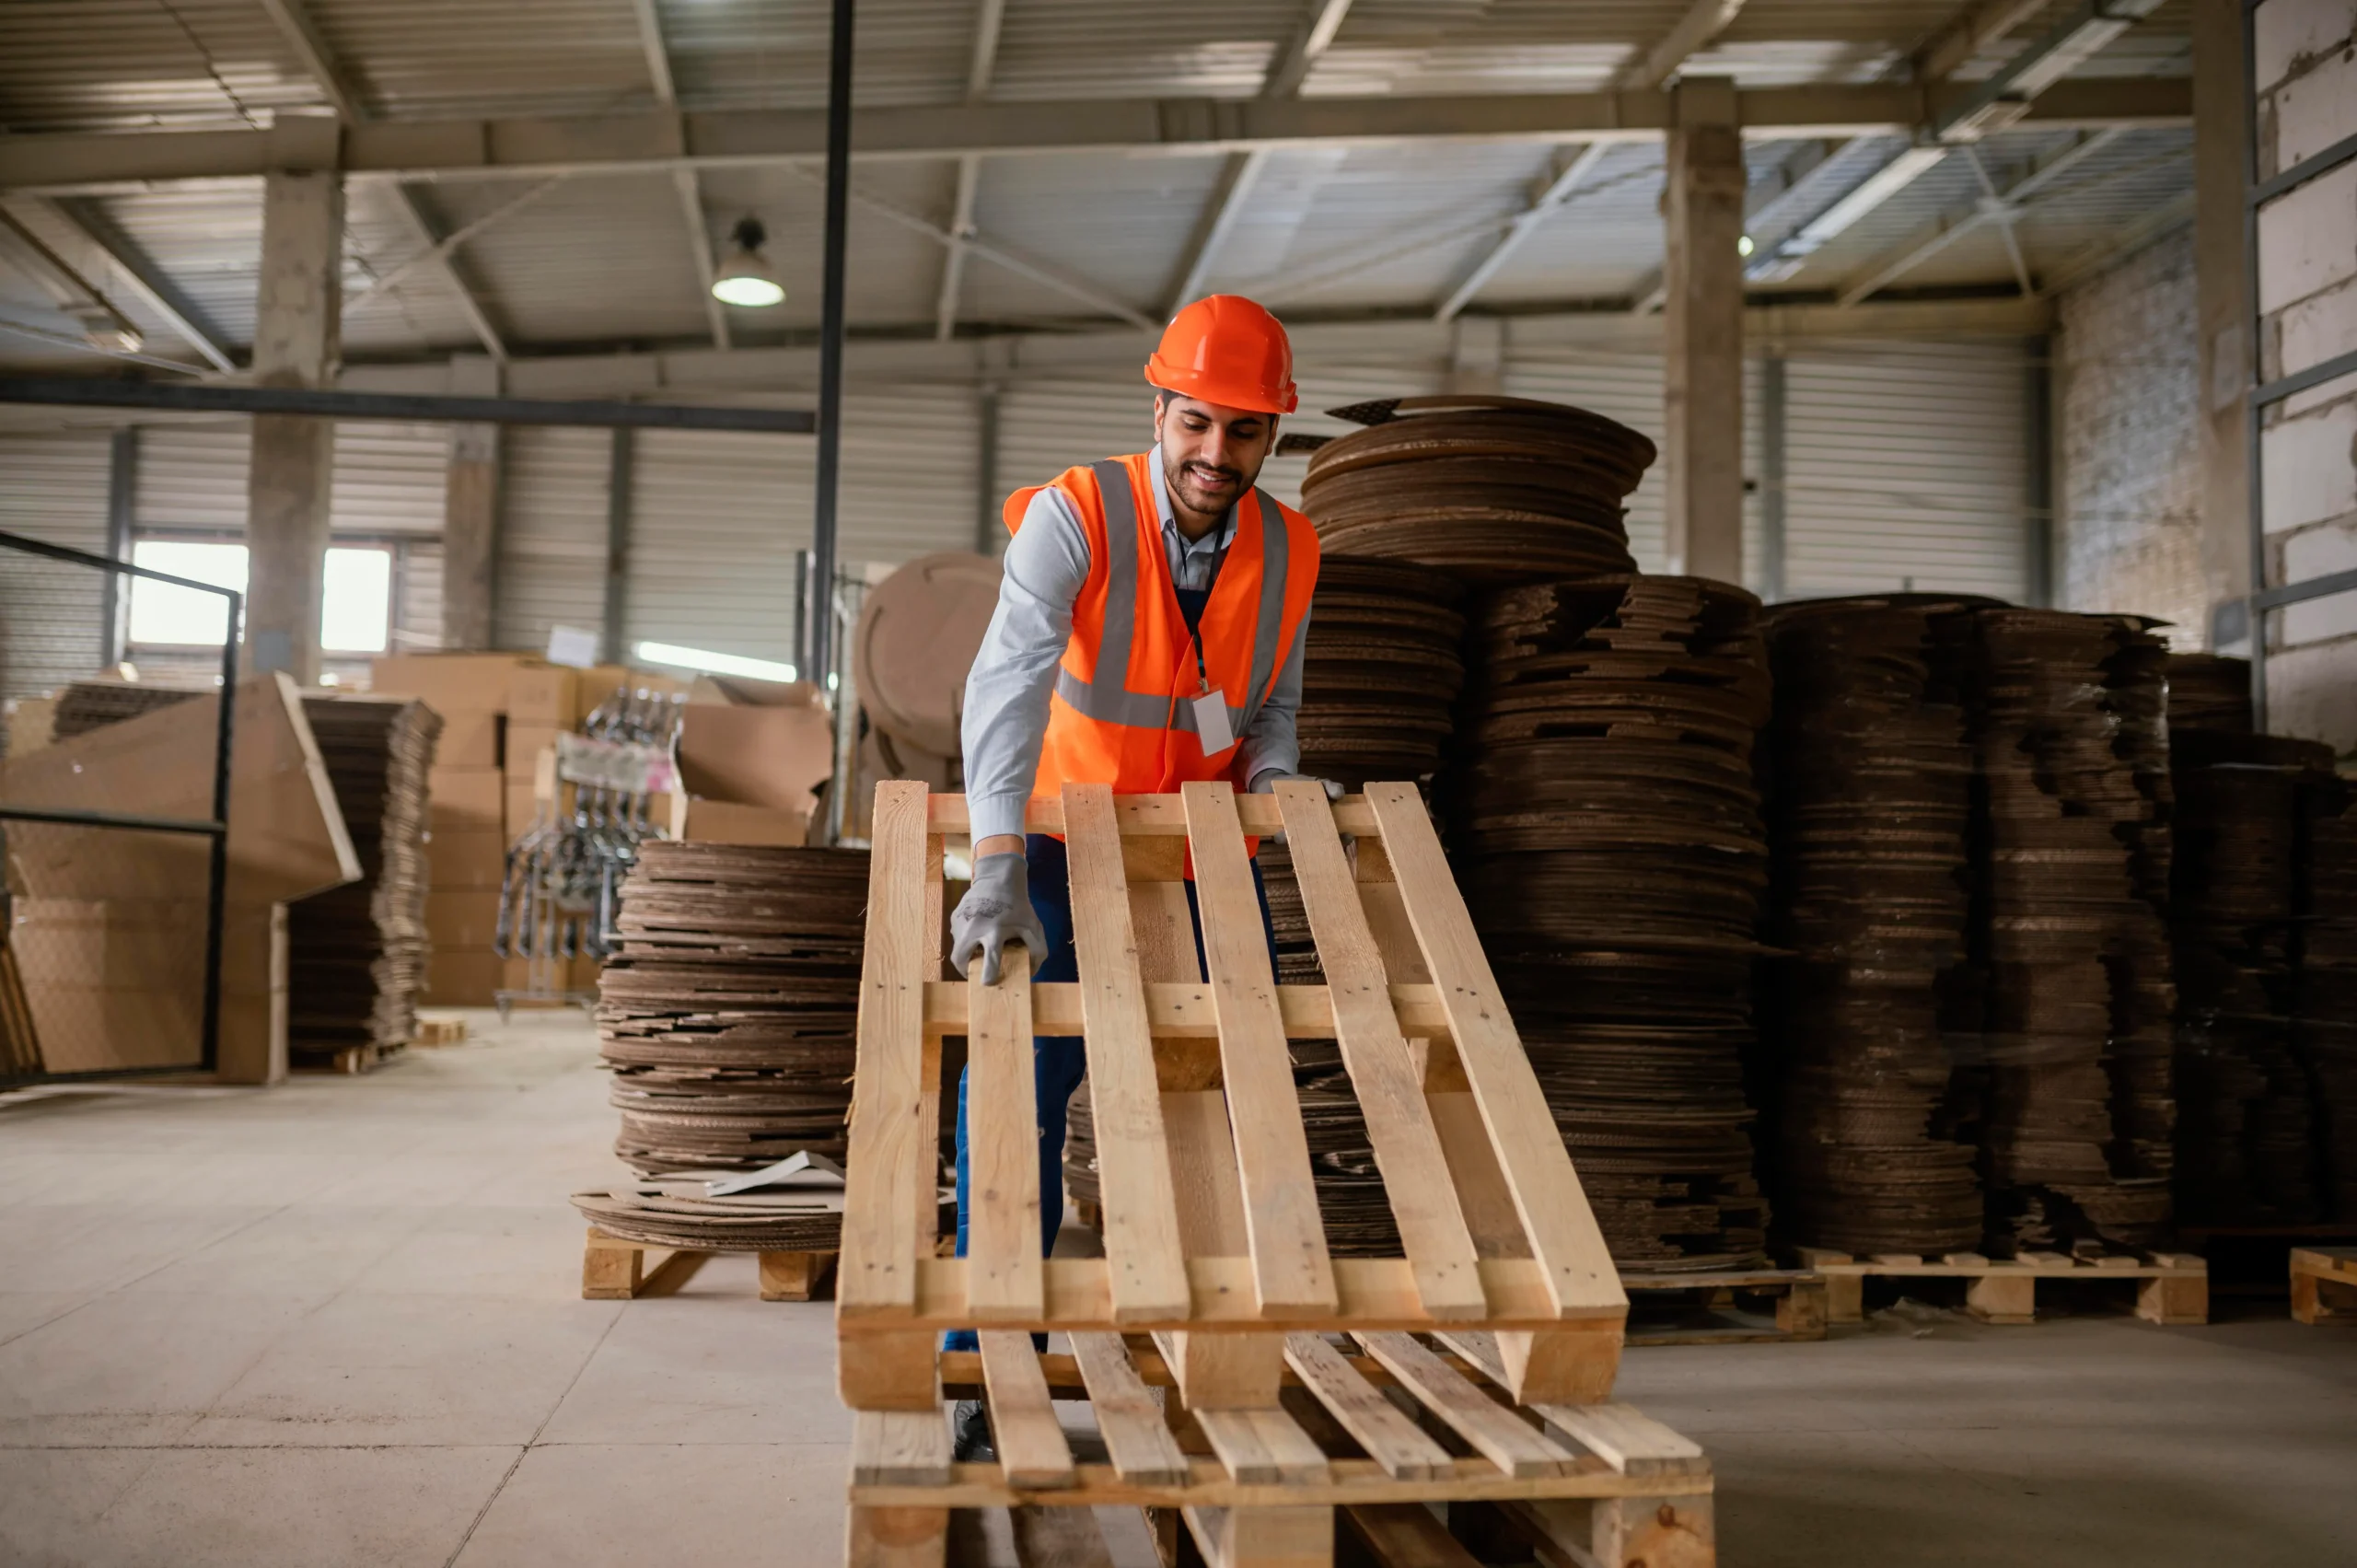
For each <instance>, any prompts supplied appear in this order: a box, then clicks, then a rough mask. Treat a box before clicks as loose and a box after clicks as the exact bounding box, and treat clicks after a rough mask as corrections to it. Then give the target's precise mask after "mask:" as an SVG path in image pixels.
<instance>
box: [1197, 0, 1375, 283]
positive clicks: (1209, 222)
mask: <svg viewBox="0 0 2357 1568" xmlns="http://www.w3.org/2000/svg"><path fill="white" fill-rule="evenodd" d="M1350 13H1351V0H1311V5H1310V9H1309V14H1308V15H1307V16H1306V17H1303V18H1302V21H1301V26H1300V27H1299V28H1298V29H1295V33H1294V36H1293V40H1292V41H1291V42H1289V43H1288V44H1286V45H1285V48H1284V51H1283V52H1282V53H1280V54H1279V55H1277V56H1276V58H1275V59H1273V60H1272V61H1271V62H1270V64H1269V74H1268V75H1266V76H1264V77H1263V78H1261V82H1260V101H1261V102H1263V103H1282V102H1283V101H1284V100H1286V99H1291V98H1294V97H1296V96H1298V95H1299V93H1300V91H1301V84H1302V83H1304V82H1306V81H1307V80H1308V79H1309V72H1310V68H1311V67H1312V66H1314V65H1316V64H1318V56H1319V55H1321V54H1323V53H1325V52H1326V51H1327V49H1328V47H1329V45H1331V44H1332V43H1333V41H1334V35H1335V34H1336V33H1338V32H1340V31H1341V29H1342V22H1343V20H1344V18H1346V17H1349V15H1350ZM1269 154H1270V149H1268V148H1267V147H1254V148H1252V149H1251V150H1250V151H1248V152H1240V153H1230V154H1228V155H1227V161H1226V163H1225V165H1224V166H1223V167H1222V168H1221V169H1220V171H1219V179H1218V180H1216V181H1215V182H1214V183H1213V186H1212V193H1211V199H1210V200H1209V201H1207V202H1205V203H1203V210H1202V214H1201V215H1199V216H1198V217H1197V218H1196V220H1195V229H1194V232H1193V233H1192V234H1190V235H1189V236H1188V237H1187V249H1186V250H1183V251H1182V252H1180V253H1179V266H1178V268H1177V275H1178V279H1179V282H1178V284H1177V285H1175V286H1173V287H1172V289H1171V290H1170V294H1169V296H1168V297H1167V299H1166V300H1165V301H1164V302H1163V304H1164V308H1163V312H1162V313H1163V314H1164V315H1165V316H1175V315H1177V314H1178V313H1179V307H1180V306H1182V305H1184V304H1186V303H1187V302H1188V301H1189V300H1190V299H1193V298H1195V297H1197V296H1199V295H1201V294H1202V291H1203V285H1204V284H1205V283H1206V282H1207V281H1208V280H1209V279H1210V277H1211V271H1212V264H1213V262H1214V261H1217V260H1218V259H1219V253H1220V250H1222V248H1224V247H1225V245H1226V244H1227V241H1228V238H1229V237H1230V236H1231V235H1233V234H1234V233H1235V232H1236V226H1237V223H1238V222H1240V221H1241V220H1242V219H1243V216H1244V206H1245V203H1247V202H1249V201H1250V200H1251V199H1252V189H1253V187H1254V186H1256V185H1258V184H1260V176H1261V175H1262V174H1264V173H1266V172H1267V170H1268V167H1269Z"/></svg>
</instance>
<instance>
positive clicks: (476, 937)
mask: <svg viewBox="0 0 2357 1568" xmlns="http://www.w3.org/2000/svg"><path fill="white" fill-rule="evenodd" d="M680 685H681V683H680V682H679V681H678V680H676V679H673V678H671V677H669V676H664V675H657V674H654V673H652V672H650V671H646V670H638V669H631V668H625V667H623V666H621V665H599V666H597V667H595V668H588V669H575V668H570V667H568V666H564V665H555V664H551V663H549V662H548V661H547V660H545V659H540V658H535V657H533V656H530V655H528V654H501V653H457V654H410V655H401V656H396V657H390V658H381V659H378V660H377V662H376V666H375V669H374V672H373V674H372V676H371V679H370V687H371V689H372V690H373V691H375V692H376V693H377V694H378V695H380V696H401V697H416V698H419V699H422V700H423V701H424V702H425V703H427V704H428V705H430V706H431V707H432V708H433V709H434V710H435V712H436V713H438V714H441V715H442V720H443V726H444V727H443V731H442V744H441V747H440V749H439V750H438V751H437V753H436V755H435V767H434V772H433V773H432V775H431V777H430V779H429V785H430V789H431V795H432V805H431V807H430V814H429V822H430V832H431V837H430V838H429V840H428V842H427V844H426V857H427V860H428V862H429V864H430V866H431V877H432V883H431V889H432V890H431V891H430V892H429V893H428V894H427V896H426V902H425V925H426V931H427V934H428V938H429V942H430V945H431V956H430V958H429V960H428V965H427V970H426V988H427V998H428V1000H430V1001H431V1002H432V1003H433V1004H435V1005H437V1006H444V1007H450V1006H487V1005H490V1003H491V1001H492V999H493V993H496V992H497V991H499V990H501V989H502V988H506V989H510V990H517V989H522V988H523V983H524V982H523V980H522V977H521V970H522V968H523V964H522V960H518V959H508V960H503V959H502V958H500V957H499V955H498V954H497V953H495V952H493V948H492V943H493V937H494V936H495V935H496V933H497V928H498V922H499V896H500V895H499V890H500V883H501V880H502V878H503V877H504V876H505V871H506V860H507V847H508V845H510V844H511V843H513V842H515V841H516V839H517V836H518V835H519V834H521V833H522V832H523V831H524V830H526V829H528V828H529V827H530V826H531V824H532V821H533V819H534V818H535V816H536V815H537V814H538V813H539V811H540V805H539V802H538V801H537V799H536V797H535V796H534V792H533V770H534V767H535V765H536V764H537V763H538V761H539V760H540V754H541V753H542V752H543V751H546V750H549V749H552V748H553V747H554V746H555V745H556V738H557V736H558V735H559V734H560V733H561V732H563V731H565V730H570V729H577V728H579V727H580V725H581V721H582V719H583V718H585V717H586V715H587V714H588V713H589V712H590V710H592V709H593V708H595V707H596V706H597V705H598V703H602V702H604V701H605V700H606V699H607V698H608V697H610V696H611V695H612V694H613V692H614V691H615V690H616V689H617V688H621V687H628V688H631V689H633V690H636V689H639V688H642V687H644V688H648V689H652V690H656V691H676V690H679V689H680ZM580 962H581V963H582V964H583V966H584V972H583V973H582V974H581V975H580V976H577V977H574V976H564V977H559V978H560V980H561V981H563V987H564V988H566V989H581V988H586V987H587V986H590V985H593V984H595V983H596V965H595V962H594V961H592V960H580Z"/></svg>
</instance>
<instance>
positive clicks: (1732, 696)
mask: <svg viewBox="0 0 2357 1568" xmlns="http://www.w3.org/2000/svg"><path fill="white" fill-rule="evenodd" d="M1470 648H1471V658H1470V661H1469V662H1470V665H1471V677H1470V679H1471V689H1470V691H1469V699H1468V703H1467V704H1466V712H1465V724H1464V727H1463V728H1462V730H1461V731H1460V734H1459V747H1460V756H1459V759H1458V766H1457V769H1455V770H1453V771H1452V773H1451V775H1450V782H1449V784H1448V788H1447V796H1448V803H1449V804H1448V809H1449V816H1450V822H1451V844H1452V848H1453V850H1454V860H1455V865H1456V867H1457V880H1458V883H1459V885H1460V886H1461V887H1462V888H1463V889H1464V890H1465V894H1466V901H1467V903H1468V904H1469V907H1470V908H1471V910H1472V912H1473V916H1474V921H1475V923H1476V924H1477V925H1478V926H1479V927H1480V932H1481V935H1482V941H1483V946H1484V947H1485V948H1486V949H1487V951H1488V953H1489V955H1490V958H1491V961H1492V966H1493V968H1494V969H1495V970H1496V971H1497V974H1498V979H1499V983H1500V985H1501V986H1502V987H1503V988H1504V991H1505V994H1506V1001H1507V1004H1508V1005H1509V1006H1510V1007H1511V1008H1512V1009H1513V1012H1514V1016H1515V1024H1516V1026H1517V1027H1518V1028H1519V1029H1520V1031H1521V1034H1522V1039H1523V1042H1524V1044H1525V1046H1526V1048H1527V1050H1528V1051H1529V1054H1530V1059H1531V1063H1532V1065H1533V1066H1534V1067H1535V1068H1536V1069H1537V1071H1538V1078H1539V1082H1540V1084H1541V1086H1543V1087H1544V1089H1545V1091H1546V1094H1547V1098H1548V1101H1549V1104H1550V1106H1551V1107H1552V1109H1553V1110H1554V1113H1555V1118H1556V1121H1557V1125H1558V1126H1559V1127H1560V1128H1561V1130H1562V1133H1563V1136H1564V1140H1565V1142H1566V1143H1567V1144H1569V1145H1570V1147H1571V1150H1572V1155H1573V1160H1574V1162H1575V1163H1576V1164H1577V1166H1578V1168H1579V1171H1580V1177H1581V1180H1582V1183H1583V1184H1584V1185H1585V1188H1586V1191H1587V1193H1588V1197H1589V1200H1590V1202H1592V1203H1594V1205H1595V1207H1596V1216H1597V1219H1598V1221H1599V1222H1600V1223H1601V1224H1602V1225H1603V1227H1604V1231H1605V1236H1606V1238H1607V1240H1608V1242H1609V1243H1610V1244H1611V1247H1612V1251H1613V1256H1614V1257H1615V1259H1616V1260H1619V1261H1620V1263H1621V1264H1622V1265H1623V1266H1624V1267H1639V1268H1644V1269H1655V1270H1661V1269H1672V1270H1674V1269H1692V1270H1703V1269H1713V1268H1724V1267H1740V1266H1744V1265H1747V1264H1752V1263H1756V1262H1757V1261H1759V1258H1760V1256H1761V1249H1762V1248H1763V1246H1764V1243H1765V1223H1766V1212H1765V1205H1764V1203H1763V1202H1762V1201H1761V1199H1760V1196H1759V1187H1758V1183H1757V1180H1756V1179H1755V1176H1754V1172H1753V1160H1752V1146H1751V1140H1750V1136H1749V1132H1748V1123H1749V1121H1750V1119H1751V1112H1750V1109H1749V1108H1748V1106H1747V1103H1746V1100H1745V1097H1744V1090H1743V1082H1742V1059H1743V1056H1744V1054H1745V1052H1746V1051H1747V1049H1748V1047H1749V1044H1750V1039H1751V1019H1750V996H1751V969H1752V964H1753V962H1754V959H1755V958H1756V956H1757V954H1758V953H1759V944H1758V940H1757V935H1756V932H1755V927H1756V925H1757V923H1758V919H1759V898H1760V894H1761V891H1762V889H1763V888H1764V886H1765V884H1766V881H1767V843H1766V839H1765V835H1764V831H1763V829H1762V827H1761V823H1760V819H1759V791H1758V785H1757V784H1756V782H1755V780H1754V778H1753V772H1752V746H1753V742H1754V740H1755V738H1756V737H1757V736H1758V734H1759V728H1760V726H1761V725H1762V724H1763V723H1764V722H1765V721H1766V718H1767V716H1768V670H1767V664H1766V660H1765V657H1764V653H1763V649H1762V646H1761V643H1760V638H1759V600H1758V599H1756V598H1753V597H1752V596H1751V595H1749V594H1747V593H1746V592H1744V591H1743V590H1742V589H1741V588H1737V587H1731V586H1730V585H1727V584H1724V583H1715V582H1711V581H1708V580H1705V579H1702V578H1697V577H1656V576H1639V575H1625V574H1624V575H1611V576H1603V577H1592V578H1586V579H1582V580H1577V581H1570V582H1554V583H1547V584H1541V585H1538V586H1535V587H1522V588H1512V589H1507V590H1504V591H1503V592H1499V593H1496V594H1493V595H1492V596H1491V597H1490V598H1488V600H1487V601H1486V602H1485V603H1483V604H1482V605H1481V606H1480V610H1478V612H1477V613H1476V615H1475V616H1474V633H1473V637H1472V639H1471V643H1470Z"/></svg>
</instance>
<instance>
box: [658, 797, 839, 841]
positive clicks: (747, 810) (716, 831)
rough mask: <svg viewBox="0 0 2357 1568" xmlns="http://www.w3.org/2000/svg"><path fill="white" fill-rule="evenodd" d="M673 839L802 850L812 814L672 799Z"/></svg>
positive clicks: (690, 798)
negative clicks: (782, 846)
mask: <svg viewBox="0 0 2357 1568" xmlns="http://www.w3.org/2000/svg"><path fill="white" fill-rule="evenodd" d="M669 817H670V823H671V836H672V837H673V838H675V839H687V840H692V841H694V842H700V843H708V844H784V845H787V846H789V847H792V848H797V849H798V848H800V847H801V845H802V844H803V843H804V842H806V841H807V839H808V838H809V836H810V813H808V812H807V811H781V810H779V809H778V808H777V807H773V806H746V805H742V804H740V803H738V802H737V801H733V800H705V799H703V798H702V796H686V795H682V796H674V797H672V801H671V810H670V813H669Z"/></svg>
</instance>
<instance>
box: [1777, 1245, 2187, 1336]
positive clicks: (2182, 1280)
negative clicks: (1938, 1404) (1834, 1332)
mask: <svg viewBox="0 0 2357 1568" xmlns="http://www.w3.org/2000/svg"><path fill="white" fill-rule="evenodd" d="M1799 1252H1800V1260H1801V1262H1802V1264H1803V1266H1805V1267H1806V1268H1810V1269H1814V1270H1816V1271H1817V1272H1819V1273H1821V1274H1823V1275H1824V1276H1825V1280H1826V1285H1827V1291H1828V1295H1827V1303H1828V1305H1827V1312H1826V1317H1827V1319H1828V1321H1829V1322H1834V1323H1855V1322H1859V1321H1861V1320H1862V1319H1863V1318H1864V1315H1865V1312H1864V1296H1865V1282H1866V1281H1867V1280H1868V1279H1869V1278H1874V1279H1961V1280H1965V1281H1967V1282H1968V1283H1967V1284H1966V1286H1965V1293H1964V1304H1965V1309H1966V1310H1967V1311H1968V1312H1970V1313H1971V1314H1972V1315H1973V1316H1974V1317H1975V1318H1979V1319H1980V1321H1982V1322H1984V1323H2030V1322H2035V1321H2037V1317H2038V1286H2039V1285H2040V1284H2046V1285H2059V1284H2063V1283H2070V1284H2084V1283H2087V1282H2089V1281H2109V1280H2133V1281H2135V1282H2136V1316H2137V1317H2139V1318H2143V1319H2144V1320H2145V1321H2146V1322H2148V1323H2170V1324H2185V1323H2207V1322H2208V1321H2210V1266H2209V1264H2208V1263H2206V1262H2204V1261H2203V1260H2201V1259H2200V1258H2197V1257H2195V1256H2193V1255H2192V1254H2191V1253H2188V1252H2154V1253H2150V1254H2148V1255H2146V1256H2143V1257H2136V1256H2132V1255H2121V1256H2115V1257H2107V1258H2096V1259H2092V1260H2087V1259H2078V1258H2071V1257H2066V1256H2064V1255H2063V1254H2062V1253H2060V1252H2026V1253H2024V1254H2022V1255H2021V1256H2020V1257H2018V1258H2013V1259H2000V1260H1992V1259H1989V1258H1984V1257H1982V1256H1981V1255H1980V1253H1978V1252H1949V1253H1946V1254H1944V1255H1943V1256H1941V1257H1938V1258H1929V1259H1927V1258H1923V1257H1921V1256H1919V1255H1917V1254H1915V1253H1911V1252H1886V1253H1880V1254H1877V1255H1876V1256H1875V1257H1872V1258H1864V1259H1860V1258H1852V1257H1851V1256H1850V1254H1848V1253H1847V1252H1834V1251H1829V1250H1827V1249H1822V1248H1815V1247H1804V1248H1801V1249H1799Z"/></svg>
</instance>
